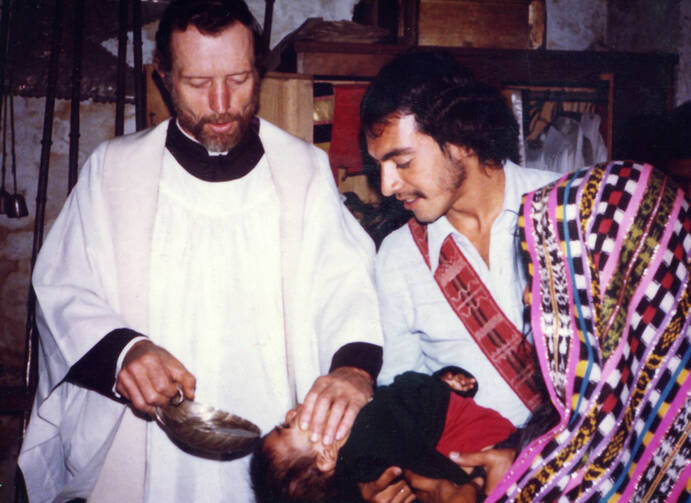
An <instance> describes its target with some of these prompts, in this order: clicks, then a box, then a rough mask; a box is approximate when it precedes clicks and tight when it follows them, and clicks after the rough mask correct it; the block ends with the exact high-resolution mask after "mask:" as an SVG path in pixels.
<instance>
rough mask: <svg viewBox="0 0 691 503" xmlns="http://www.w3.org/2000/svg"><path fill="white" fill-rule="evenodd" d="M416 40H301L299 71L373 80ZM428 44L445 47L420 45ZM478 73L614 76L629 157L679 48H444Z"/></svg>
mask: <svg viewBox="0 0 691 503" xmlns="http://www.w3.org/2000/svg"><path fill="white" fill-rule="evenodd" d="M409 47H410V46H407V45H400V44H356V43H335V42H307V41H296V42H295V47H294V49H295V53H296V68H297V72H298V73H303V74H309V75H313V76H315V77H318V78H343V79H360V80H368V79H371V78H372V77H373V76H374V75H376V74H377V72H378V71H379V69H380V68H381V67H382V66H383V65H384V64H386V62H388V61H389V60H390V59H392V58H393V57H394V56H395V55H397V54H398V53H400V52H403V51H405V50H406V49H408V48H409ZM419 49H422V50H433V49H439V48H435V47H419ZM443 49H444V50H447V51H449V52H450V53H451V54H453V55H454V56H455V57H456V59H457V60H458V61H459V62H460V63H462V64H464V65H465V66H467V67H468V68H470V69H471V70H472V71H473V72H474V73H475V75H476V76H477V77H478V78H479V79H481V80H483V81H485V82H487V83H489V84H491V85H494V86H497V87H506V86H509V85H516V84H521V85H551V86H559V85H568V86H574V85H584V86H588V85H596V84H599V83H600V82H601V81H602V79H606V80H608V81H609V82H611V90H610V92H611V101H612V102H611V104H610V106H611V110H612V124H611V127H612V156H613V157H614V158H624V157H627V152H628V150H629V149H628V147H629V143H630V139H629V137H628V136H627V132H628V131H629V129H630V124H631V123H632V121H636V120H640V119H639V118H641V117H645V116H660V115H664V114H666V113H667V112H669V111H670V110H671V108H672V104H673V99H674V88H673V77H674V67H675V65H676V64H677V62H678V60H679V58H678V56H677V55H676V54H662V53H655V54H648V53H624V52H600V51H550V50H521V49H480V48H448V47H445V48H443Z"/></svg>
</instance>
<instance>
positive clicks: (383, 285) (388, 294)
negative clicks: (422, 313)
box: [376, 229, 426, 384]
mask: <svg viewBox="0 0 691 503" xmlns="http://www.w3.org/2000/svg"><path fill="white" fill-rule="evenodd" d="M403 231H405V232H407V230H406V229H401V230H399V231H395V232H394V233H393V234H391V235H389V237H387V238H386V239H385V240H384V242H383V243H382V246H381V248H380V250H379V253H378V254H377V258H376V284H377V294H378V298H379V310H380V315H381V323H382V329H383V333H384V362H383V365H382V370H381V372H380V374H379V379H378V382H379V384H390V383H391V382H392V381H393V379H394V377H396V376H397V375H398V374H401V373H403V372H405V371H408V370H415V371H417V372H425V370H426V369H425V364H424V355H423V352H422V346H421V344H420V337H419V334H417V333H415V332H414V330H413V329H412V328H411V327H412V326H413V320H414V317H415V306H414V303H413V300H412V297H411V289H410V286H409V285H408V284H407V281H406V276H405V269H406V268H407V258H406V257H405V256H404V255H405V250H406V243H405V242H404V239H405V237H406V236H405V234H404V233H403ZM411 245H412V243H411Z"/></svg>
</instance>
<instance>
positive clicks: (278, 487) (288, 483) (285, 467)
mask: <svg viewBox="0 0 691 503" xmlns="http://www.w3.org/2000/svg"><path fill="white" fill-rule="evenodd" d="M265 440H266V435H265V436H264V437H263V438H262V439H261V441H260V442H259V443H258V444H257V446H256V448H255V449H254V452H253V453H252V458H251V460H250V479H251V481H252V489H253V491H254V495H255V498H256V500H257V503H323V502H328V501H337V500H338V499H339V498H338V494H339V491H338V487H337V484H336V481H335V477H334V476H333V474H326V473H324V472H322V471H321V470H319V468H317V463H316V454H314V455H304V454H299V455H295V456H285V458H284V459H279V458H278V456H276V454H275V453H274V452H273V451H272V450H271V449H269V448H268V447H267V446H265V443H266V442H265Z"/></svg>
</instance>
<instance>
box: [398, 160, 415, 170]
mask: <svg viewBox="0 0 691 503" xmlns="http://www.w3.org/2000/svg"><path fill="white" fill-rule="evenodd" d="M410 162H411V161H405V162H397V163H396V169H405V168H407V167H408V166H410Z"/></svg>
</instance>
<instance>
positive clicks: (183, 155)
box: [166, 117, 264, 182]
mask: <svg viewBox="0 0 691 503" xmlns="http://www.w3.org/2000/svg"><path fill="white" fill-rule="evenodd" d="M166 148H167V149H168V150H169V151H170V153H171V154H173V157H175V160H176V161H178V163H180V165H181V166H182V167H183V168H185V171H187V172H188V173H189V174H191V175H192V176H195V177H197V178H200V179H201V180H204V181H205V182H227V181H229V180H236V179H238V178H242V177H243V176H245V175H246V174H247V173H249V172H250V171H252V169H254V167H255V166H256V165H257V163H258V162H259V160H260V159H261V158H262V156H263V155H264V146H263V145H262V142H261V140H260V139H259V119H258V118H257V117H255V118H254V119H252V122H251V123H250V127H249V128H248V130H247V134H245V137H244V138H243V139H242V140H241V141H240V143H238V144H237V145H235V147H233V148H232V149H230V151H228V152H226V153H225V154H220V155H209V152H208V151H207V150H206V148H205V147H204V146H203V145H201V144H200V143H197V142H196V141H194V140H192V139H191V138H189V137H187V136H186V135H185V134H184V133H183V132H182V131H180V128H179V127H178V125H177V121H176V120H175V119H172V120H171V121H170V122H169V123H168V132H167V134H166Z"/></svg>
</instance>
